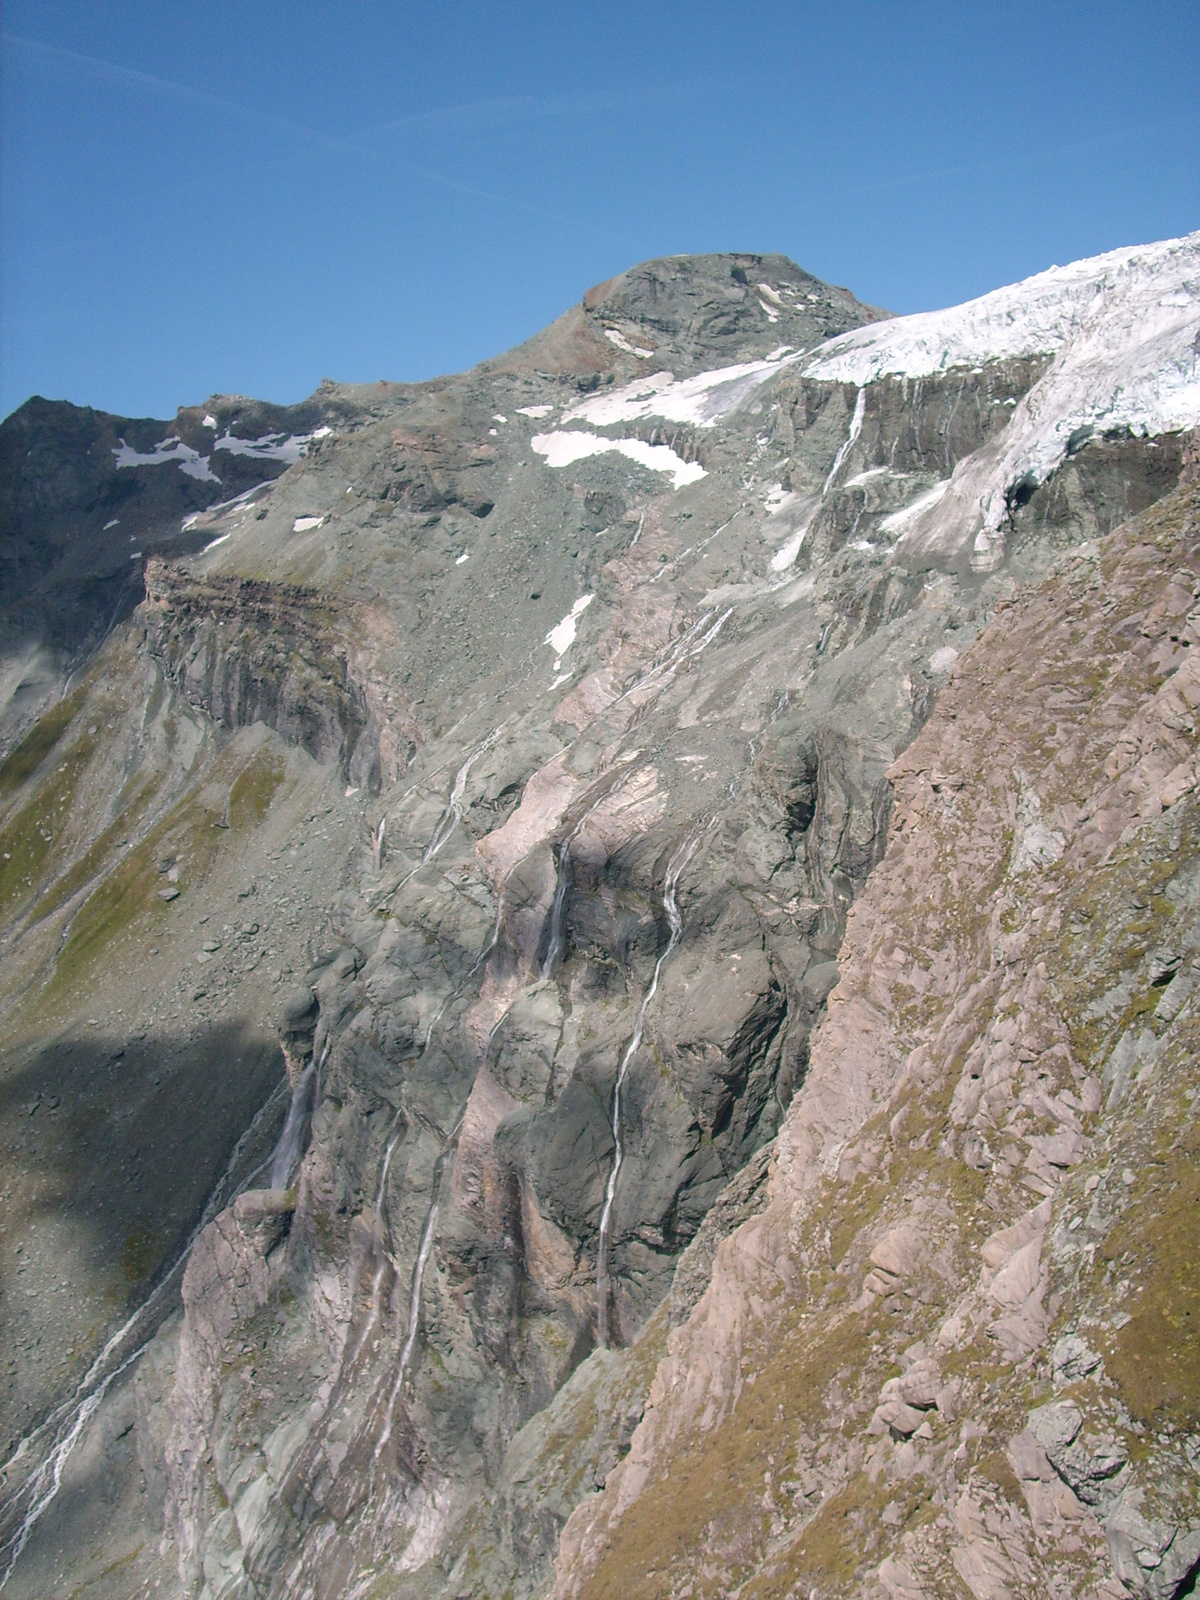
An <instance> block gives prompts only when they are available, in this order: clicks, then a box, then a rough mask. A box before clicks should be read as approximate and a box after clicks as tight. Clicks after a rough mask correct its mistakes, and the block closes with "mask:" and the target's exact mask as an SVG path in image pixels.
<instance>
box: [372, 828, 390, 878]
mask: <svg viewBox="0 0 1200 1600" xmlns="http://www.w3.org/2000/svg"><path fill="white" fill-rule="evenodd" d="M386 828H387V818H386V817H380V819H379V826H378V827H377V828H376V829H375V832H374V833H373V834H372V835H371V870H372V871H373V872H378V871H379V869H380V867H382V865H383V837H384V833H385V831H386Z"/></svg>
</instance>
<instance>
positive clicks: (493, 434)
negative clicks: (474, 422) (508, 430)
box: [488, 428, 500, 439]
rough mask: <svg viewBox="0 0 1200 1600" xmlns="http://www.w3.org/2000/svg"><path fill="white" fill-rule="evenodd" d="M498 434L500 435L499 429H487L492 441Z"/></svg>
mask: <svg viewBox="0 0 1200 1600" xmlns="http://www.w3.org/2000/svg"><path fill="white" fill-rule="evenodd" d="M499 433H500V429H499V428H489V429H488V434H489V436H490V437H491V438H493V439H495V438H496V437H497V436H498V435H499Z"/></svg>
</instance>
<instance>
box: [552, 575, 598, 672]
mask: <svg viewBox="0 0 1200 1600" xmlns="http://www.w3.org/2000/svg"><path fill="white" fill-rule="evenodd" d="M595 598H596V596H595V595H594V594H584V595H580V597H579V599H578V600H576V602H575V604H574V605H573V606H572V607H571V609H570V611H568V612H567V614H566V616H565V617H564V618H563V619H562V621H561V622H560V623H558V625H557V626H556V627H553V628H551V629H550V632H549V633H548V634H547V635H546V638H545V643H546V644H548V645H550V646H551V647H552V649H553V651H554V654H555V655H556V656H559V657H562V656H564V655H566V653H567V651H568V650H569V649H570V648H571V646H572V645H573V644H574V643H575V629H576V625H577V624H578V621H579V619H580V617H581V616H582V615H583V613H584V612H585V611H586V610H587V608H588V607H589V606H590V605H591V603H592V601H593V600H594V599H595ZM554 665H555V670H556V671H557V669H558V662H557V661H556V662H555V663H554Z"/></svg>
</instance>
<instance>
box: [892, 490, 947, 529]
mask: <svg viewBox="0 0 1200 1600" xmlns="http://www.w3.org/2000/svg"><path fill="white" fill-rule="evenodd" d="M951 481H952V480H951V479H949V478H943V479H942V481H941V483H935V484H934V486H933V488H932V489H926V491H925V493H924V494H919V495H918V496H917V498H916V499H915V500H911V501H910V502H909V503H908V505H906V506H901V508H900V510H899V511H893V512H892V513H891V514H890V515H889V516H886V517H884V518H883V520H882V521H881V522H880V524H879V527H880V531H881V532H883V533H903V532H904V530H905V529H906V528H908V527H911V525H912V524H913V523H914V522H915V521H916V520H917V518H918V517H919V516H920V515H921V514H922V512H925V511H928V510H929V509H930V507H931V506H936V505H937V503H938V501H939V500H941V498H942V496H943V495H944V494H945V493H946V490H947V489H948V488H949V487H950V484H951Z"/></svg>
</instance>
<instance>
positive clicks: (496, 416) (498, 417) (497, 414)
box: [492, 411, 508, 422]
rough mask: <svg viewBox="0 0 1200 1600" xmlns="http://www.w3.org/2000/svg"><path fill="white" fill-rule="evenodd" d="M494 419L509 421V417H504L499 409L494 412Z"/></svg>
mask: <svg viewBox="0 0 1200 1600" xmlns="http://www.w3.org/2000/svg"><path fill="white" fill-rule="evenodd" d="M492 421H493V422H507V421H508V418H507V417H502V416H501V415H500V413H499V412H498V411H497V412H496V413H495V414H494V415H493V417H492Z"/></svg>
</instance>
